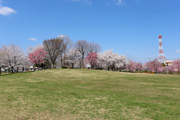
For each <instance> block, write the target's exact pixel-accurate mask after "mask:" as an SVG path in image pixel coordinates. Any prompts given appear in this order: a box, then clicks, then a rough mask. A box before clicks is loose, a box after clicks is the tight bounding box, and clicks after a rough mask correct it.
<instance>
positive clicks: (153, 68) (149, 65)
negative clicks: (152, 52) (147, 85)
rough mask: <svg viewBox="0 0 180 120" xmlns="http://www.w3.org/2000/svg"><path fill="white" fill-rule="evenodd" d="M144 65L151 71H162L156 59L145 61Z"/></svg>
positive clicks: (160, 64)
mask: <svg viewBox="0 0 180 120" xmlns="http://www.w3.org/2000/svg"><path fill="white" fill-rule="evenodd" d="M145 67H146V68H147V69H148V70H149V71H151V72H162V71H163V66H162V63H160V62H159V61H158V60H157V59H155V60H153V61H150V62H147V63H145Z"/></svg>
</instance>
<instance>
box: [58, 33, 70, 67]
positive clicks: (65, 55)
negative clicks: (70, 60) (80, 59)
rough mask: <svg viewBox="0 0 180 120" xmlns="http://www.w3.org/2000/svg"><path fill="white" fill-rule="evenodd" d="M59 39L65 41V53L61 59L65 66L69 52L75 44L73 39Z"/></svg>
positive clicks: (65, 37)
mask: <svg viewBox="0 0 180 120" xmlns="http://www.w3.org/2000/svg"><path fill="white" fill-rule="evenodd" d="M58 38H60V39H62V40H63V53H62V57H61V66H63V65H65V62H66V58H67V52H68V50H69V49H70V48H71V47H72V44H73V42H72V41H71V39H70V38H69V37H68V36H66V35H59V36H58Z"/></svg>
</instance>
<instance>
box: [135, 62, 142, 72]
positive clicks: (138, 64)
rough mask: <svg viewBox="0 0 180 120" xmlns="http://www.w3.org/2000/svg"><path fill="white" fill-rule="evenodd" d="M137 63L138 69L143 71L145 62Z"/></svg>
mask: <svg viewBox="0 0 180 120" xmlns="http://www.w3.org/2000/svg"><path fill="white" fill-rule="evenodd" d="M135 64H136V71H138V72H139V71H142V70H143V64H142V63H135Z"/></svg>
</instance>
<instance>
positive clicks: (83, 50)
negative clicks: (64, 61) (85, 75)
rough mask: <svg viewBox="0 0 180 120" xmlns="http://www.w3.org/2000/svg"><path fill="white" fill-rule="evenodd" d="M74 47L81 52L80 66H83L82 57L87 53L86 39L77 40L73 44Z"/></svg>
mask: <svg viewBox="0 0 180 120" xmlns="http://www.w3.org/2000/svg"><path fill="white" fill-rule="evenodd" d="M75 46H76V49H77V50H78V51H79V52H80V54H81V68H83V67H84V57H85V55H87V53H88V46H89V44H88V42H87V41H86V40H79V41H77V42H76V44H75Z"/></svg>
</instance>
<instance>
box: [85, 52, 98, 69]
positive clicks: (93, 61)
mask: <svg viewBox="0 0 180 120" xmlns="http://www.w3.org/2000/svg"><path fill="white" fill-rule="evenodd" d="M97 59H98V55H97V53H93V52H92V53H89V54H88V56H87V57H86V62H87V63H89V64H90V65H91V68H94V67H95V65H96V64H97Z"/></svg>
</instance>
